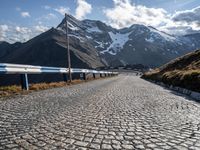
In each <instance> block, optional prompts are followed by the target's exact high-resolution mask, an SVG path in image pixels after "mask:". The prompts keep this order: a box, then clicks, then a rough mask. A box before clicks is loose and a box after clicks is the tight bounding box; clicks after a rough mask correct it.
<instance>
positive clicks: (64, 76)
mask: <svg viewBox="0 0 200 150" xmlns="http://www.w3.org/2000/svg"><path fill="white" fill-rule="evenodd" d="M63 80H64V81H65V82H67V74H65V73H63Z"/></svg>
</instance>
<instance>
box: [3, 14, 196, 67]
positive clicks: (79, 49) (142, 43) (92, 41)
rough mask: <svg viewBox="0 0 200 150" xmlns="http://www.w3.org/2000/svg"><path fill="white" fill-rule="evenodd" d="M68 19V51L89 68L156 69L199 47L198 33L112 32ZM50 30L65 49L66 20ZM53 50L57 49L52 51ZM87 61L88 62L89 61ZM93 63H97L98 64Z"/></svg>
mask: <svg viewBox="0 0 200 150" xmlns="http://www.w3.org/2000/svg"><path fill="white" fill-rule="evenodd" d="M67 19H68V30H69V36H70V46H71V47H70V49H71V50H72V52H74V54H75V55H76V56H77V58H78V59H82V61H83V62H86V63H87V64H89V67H97V66H101V65H109V66H118V65H126V64H144V65H147V66H151V67H157V66H160V65H162V64H164V63H166V62H168V61H170V60H172V59H174V58H176V57H178V56H181V55H183V54H185V53H188V52H190V51H192V50H195V49H197V48H200V34H194V35H186V36H179V37H178V36H172V35H169V34H167V33H165V32H161V31H159V30H157V29H155V28H153V27H151V26H144V25H139V24H134V25H132V26H130V27H128V28H123V29H115V28H112V27H111V26H109V25H106V24H105V23H103V22H101V21H96V20H83V21H79V20H77V19H76V18H74V17H73V16H71V15H67ZM51 30H53V31H52V32H49V31H47V32H48V33H49V34H50V35H49V34H47V35H48V36H52V37H54V38H53V39H54V40H56V41H55V42H54V43H55V44H57V45H59V46H62V47H66V42H65V36H66V19H63V20H62V22H61V23H60V24H59V25H58V26H57V28H55V29H51ZM52 33H54V35H52ZM42 35H45V33H43V34H42ZM55 35H56V36H55ZM38 37H39V39H40V40H39V41H37V42H40V44H41V41H44V40H45V38H47V37H46V36H41V35H39V36H38ZM36 39H37V37H36ZM30 41H33V40H30ZM35 41H36V40H35ZM37 42H28V43H29V48H30V47H34V46H36V45H37V44H38V43H37ZM46 42H47V41H46ZM53 45H54V44H53ZM53 45H52V46H53ZM43 46H44V45H43ZM47 48H49V47H47ZM47 50H48V49H47ZM52 51H53V49H52ZM54 51H58V50H57V49H54ZM21 55H22V54H21ZM57 58H58V57H57ZM4 60H5V59H4ZM88 60H90V61H89V62H88ZM94 60H98V62H96V61H94ZM72 61H73V60H72ZM92 62H95V64H96V65H92V64H93V63H92ZM52 63H53V62H52ZM58 65H59V64H57V66H58Z"/></svg>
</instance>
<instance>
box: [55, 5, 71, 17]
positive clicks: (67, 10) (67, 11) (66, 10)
mask: <svg viewBox="0 0 200 150" xmlns="http://www.w3.org/2000/svg"><path fill="white" fill-rule="evenodd" d="M54 10H55V11H57V12H58V13H60V14H61V15H65V13H69V10H70V9H69V8H68V7H63V6H60V7H59V8H55V9H54Z"/></svg>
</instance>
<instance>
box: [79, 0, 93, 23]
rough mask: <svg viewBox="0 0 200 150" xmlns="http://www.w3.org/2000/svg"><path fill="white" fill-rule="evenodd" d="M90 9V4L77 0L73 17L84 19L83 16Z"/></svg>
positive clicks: (89, 11)
mask: <svg viewBox="0 0 200 150" xmlns="http://www.w3.org/2000/svg"><path fill="white" fill-rule="evenodd" d="M91 11H92V5H91V4H89V3H87V2H86V1H85V0H78V1H77V8H76V12H75V17H76V18H77V19H84V18H85V16H86V15H87V14H89V13H91Z"/></svg>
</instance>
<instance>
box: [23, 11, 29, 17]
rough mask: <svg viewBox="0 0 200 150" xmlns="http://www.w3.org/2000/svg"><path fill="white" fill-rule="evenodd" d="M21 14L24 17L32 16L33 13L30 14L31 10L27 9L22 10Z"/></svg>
mask: <svg viewBox="0 0 200 150" xmlns="http://www.w3.org/2000/svg"><path fill="white" fill-rule="evenodd" d="M21 16H22V17H23V18H27V17H31V15H30V14H29V12H27V11H24V12H21Z"/></svg>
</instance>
